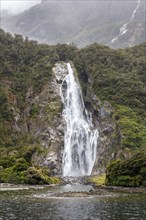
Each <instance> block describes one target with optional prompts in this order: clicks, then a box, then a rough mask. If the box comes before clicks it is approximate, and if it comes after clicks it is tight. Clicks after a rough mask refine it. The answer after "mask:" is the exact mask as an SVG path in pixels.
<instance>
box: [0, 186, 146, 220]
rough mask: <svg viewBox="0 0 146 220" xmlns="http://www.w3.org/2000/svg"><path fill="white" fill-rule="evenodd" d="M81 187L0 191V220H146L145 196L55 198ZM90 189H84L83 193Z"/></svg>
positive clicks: (124, 194)
mask: <svg viewBox="0 0 146 220" xmlns="http://www.w3.org/2000/svg"><path fill="white" fill-rule="evenodd" d="M81 188H82V186H71V185H67V186H62V187H57V188H53V189H50V188H48V187H46V188H44V189H23V190H11V191H10V190H6V191H0V220H9V219H10V220H15V219H17V220H22V219H23V220H47V219H48V220H145V219H146V194H142V193H115V192H106V193H105V194H103V195H102V194H101V195H100V196H89V197H67V198H64V197H59V198H58V197H55V196H53V193H54V192H56V191H58V192H62V191H65V192H66V191H78V190H79V191H81ZM91 188H92V187H90V186H83V188H82V191H88V190H90V189H91Z"/></svg>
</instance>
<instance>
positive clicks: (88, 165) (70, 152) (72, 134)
mask: <svg viewBox="0 0 146 220" xmlns="http://www.w3.org/2000/svg"><path fill="white" fill-rule="evenodd" d="M60 93H61V99H62V102H63V104H64V110H63V117H64V120H65V123H66V125H65V134H64V153H63V161H62V164H63V176H73V177H75V176H85V175H90V174H91V172H92V169H93V165H94V162H95V159H96V147H97V139H98V131H97V130H96V129H94V128H93V125H92V117H91V114H89V113H88V112H87V110H86V109H85V106H84V101H83V97H82V92H81V88H80V85H79V82H78V81H77V80H76V78H75V77H74V74H73V69H72V68H71V65H70V64H69V63H67V75H66V76H65V77H64V79H63V81H62V84H61V89H60Z"/></svg>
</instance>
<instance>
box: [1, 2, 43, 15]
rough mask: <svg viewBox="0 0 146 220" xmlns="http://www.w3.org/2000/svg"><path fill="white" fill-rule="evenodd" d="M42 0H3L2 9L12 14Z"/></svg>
mask: <svg viewBox="0 0 146 220" xmlns="http://www.w3.org/2000/svg"><path fill="white" fill-rule="evenodd" d="M40 2H41V0H1V3H0V4H1V10H4V9H5V10H7V11H8V12H9V13H10V14H19V13H21V12H23V11H25V10H26V9H29V8H30V7H32V6H34V5H37V4H40Z"/></svg>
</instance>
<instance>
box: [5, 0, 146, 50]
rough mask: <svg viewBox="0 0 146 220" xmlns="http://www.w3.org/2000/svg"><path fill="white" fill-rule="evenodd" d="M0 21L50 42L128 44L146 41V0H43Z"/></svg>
mask: <svg viewBox="0 0 146 220" xmlns="http://www.w3.org/2000/svg"><path fill="white" fill-rule="evenodd" d="M1 25H2V28H4V29H5V30H6V31H10V32H11V33H19V34H22V35H24V36H28V37H29V38H31V39H35V40H38V41H40V42H47V43H49V44H57V43H68V44H70V43H75V44H76V45H78V46H79V47H83V46H85V45H88V44H90V43H93V42H98V43H101V44H105V45H108V46H110V47H114V48H119V47H127V46H133V45H137V44H139V43H142V42H144V41H145V1H142V0H133V1H115V0H109V1H104V0H102V1H92V0H88V1H86V0H84V1H78V0H77V1H48V0H43V1H42V2H41V4H37V5H35V6H33V7H31V8H30V9H28V10H26V11H24V12H23V13H20V14H19V15H15V16H5V15H4V16H3V17H2V23H1Z"/></svg>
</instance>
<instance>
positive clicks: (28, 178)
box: [0, 29, 146, 186]
mask: <svg viewBox="0 0 146 220" xmlns="http://www.w3.org/2000/svg"><path fill="white" fill-rule="evenodd" d="M0 51H1V54H0V132H1V134H0V158H1V159H0V182H13V183H29V184H36V183H39V184H43V183H56V182H59V181H61V180H60V179H59V178H56V177H51V174H50V173H49V171H48V170H47V169H46V168H42V167H39V166H35V165H34V162H33V155H34V154H35V153H37V154H39V153H41V152H42V151H43V149H42V147H41V145H40V143H39V140H38V139H37V138H34V137H33V136H32V135H31V133H30V132H29V131H27V132H25V131H24V129H16V128H15V127H16V125H15V123H14V122H15V121H17V120H19V124H24V123H26V124H27V123H28V122H29V121H30V120H32V119H33V118H35V117H36V115H37V114H38V112H39V107H38V106H37V105H36V104H32V105H31V106H30V111H29V114H28V116H27V117H23V116H24V114H26V113H25V106H27V105H29V102H28V99H29V97H28V91H29V90H30V88H31V89H32V94H31V96H32V97H33V96H36V95H37V94H39V93H40V92H41V91H42V89H43V87H44V86H45V85H46V84H47V83H48V82H51V80H52V78H53V73H52V68H53V66H54V65H55V63H56V62H60V61H69V60H70V61H72V63H73V64H74V66H75V68H76V70H77V72H78V77H79V80H80V83H81V86H82V90H83V96H84V99H85V100H86V101H87V100H89V99H90V95H91V94H95V95H96V96H97V97H99V99H100V100H101V102H103V101H105V100H106V101H108V102H109V103H110V104H111V105H112V106H113V108H114V114H113V116H112V117H113V118H114V119H115V120H116V126H117V127H116V131H117V134H115V135H117V138H119V135H120V138H119V141H118V144H119V147H120V148H122V149H126V150H127V151H128V152H129V151H130V152H132V156H133V157H132V158H133V159H132V158H129V159H127V160H125V158H120V159H122V160H121V161H118V162H117V161H116V162H115V161H114V162H112V163H111V165H109V166H108V168H107V179H106V183H107V185H126V184H127V185H126V186H140V185H145V181H146V179H145V177H144V176H146V175H145V174H146V173H145V171H146V164H145V162H144V161H145V159H144V158H145V151H146V85H145V82H146V62H145V59H146V54H145V51H146V44H145V43H144V44H141V45H139V46H135V47H132V48H127V49H119V50H114V49H110V48H109V47H107V46H103V45H100V44H97V43H95V44H92V45H89V46H87V47H85V48H83V49H78V48H77V47H76V46H75V45H74V44H72V45H67V44H62V45H61V44H58V45H55V46H49V45H47V44H38V43H37V42H36V41H33V40H29V39H28V38H27V37H26V38H23V37H22V36H21V35H18V34H17V35H14V36H12V35H11V34H10V33H5V32H4V31H3V30H2V29H1V30H0ZM18 110H19V112H20V113H21V117H20V118H18V119H17V111H18ZM48 114H52V112H51V110H50V112H48ZM28 130H29V129H28ZM135 153H136V154H135ZM133 161H135V162H133ZM135 163H136V164H137V165H131V164H135ZM129 164H130V165H129ZM136 166H137V167H138V168H136ZM123 169H124V170H126V169H127V172H123ZM115 170H116V175H115ZM118 170H120V171H119V172H118ZM121 173H122V174H121ZM120 175H121V176H120ZM118 176H119V179H118ZM135 176H137V177H136V180H137V181H136V180H135V179H134V178H135ZM113 178H114V181H113ZM116 178H117V180H116ZM126 178H127V180H128V182H126V183H125V182H124V181H125V180H126ZM133 179H134V180H133ZM131 181H133V182H132V183H131Z"/></svg>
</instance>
